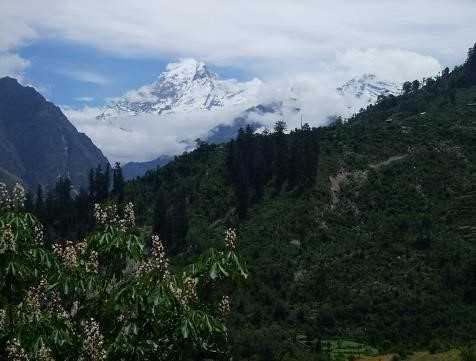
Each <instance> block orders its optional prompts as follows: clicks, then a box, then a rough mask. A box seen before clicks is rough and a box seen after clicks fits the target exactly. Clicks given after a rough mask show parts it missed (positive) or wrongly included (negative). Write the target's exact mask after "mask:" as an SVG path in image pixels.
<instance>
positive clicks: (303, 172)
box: [226, 121, 319, 219]
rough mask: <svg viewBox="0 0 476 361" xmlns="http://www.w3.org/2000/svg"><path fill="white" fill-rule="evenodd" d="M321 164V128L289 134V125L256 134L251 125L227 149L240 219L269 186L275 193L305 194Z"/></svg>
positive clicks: (229, 178) (244, 216) (295, 131)
mask: <svg viewBox="0 0 476 361" xmlns="http://www.w3.org/2000/svg"><path fill="white" fill-rule="evenodd" d="M318 164H319V129H318V128H311V127H310V126H309V125H308V124H304V125H303V126H302V127H301V128H300V129H294V130H293V131H291V132H290V133H289V134H286V123H285V122H283V121H279V122H277V123H276V125H275V127H274V130H273V132H269V131H264V132H263V133H262V134H259V133H256V132H255V131H254V130H253V128H252V127H251V126H250V125H248V126H247V127H246V128H245V129H240V130H239V132H238V137H237V138H236V140H231V141H230V142H229V143H228V144H227V149H226V170H227V178H228V181H229V183H230V184H231V185H232V187H233V191H234V195H235V202H236V208H237V212H238V215H239V218H240V219H245V218H246V217H247V213H248V209H249V207H250V206H251V205H253V204H254V203H256V202H258V201H260V200H261V199H262V198H263V196H264V193H265V189H266V186H270V188H271V189H272V190H273V194H274V195H276V194H279V193H280V192H282V191H286V190H287V191H293V190H295V191H302V190H304V189H307V188H309V187H311V186H312V185H313V184H314V179H315V176H316V174H317V170H318Z"/></svg>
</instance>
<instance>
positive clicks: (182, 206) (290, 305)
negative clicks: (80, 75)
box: [50, 47, 476, 360]
mask: <svg viewBox="0 0 476 361" xmlns="http://www.w3.org/2000/svg"><path fill="white" fill-rule="evenodd" d="M278 120H279V119H277V121H278ZM98 174H100V172H98ZM116 176H117V175H116ZM116 179H117V177H116ZM92 180H93V182H92V184H95V183H94V176H93V177H92ZM119 188H120V195H118V193H117V192H118V191H117V189H118V188H117V187H116V188H115V189H116V193H114V195H113V197H114V198H118V197H119V198H122V197H123V198H124V199H127V200H131V201H133V202H134V203H135V204H136V206H137V208H138V214H139V218H138V219H137V221H138V224H139V225H140V227H141V232H143V233H145V234H150V233H158V234H160V235H161V238H162V239H163V240H164V241H165V242H166V247H167V249H169V250H170V251H171V252H172V254H173V255H174V257H175V260H176V262H179V263H181V262H183V263H185V262H187V261H188V260H189V259H190V258H191V257H193V256H195V255H198V254H200V253H201V252H203V251H205V250H206V249H208V248H209V247H214V246H217V245H219V244H220V242H222V238H223V233H224V231H225V229H227V228H228V227H230V226H233V227H236V229H237V232H238V234H239V235H240V240H241V241H240V252H241V253H242V255H243V256H244V259H245V260H246V262H247V264H248V268H249V272H250V278H249V280H248V281H247V282H246V283H245V285H244V287H243V288H241V289H240V290H239V292H238V294H237V295H236V296H235V298H234V300H233V307H234V310H235V312H234V314H233V315H234V316H233V319H232V322H231V326H232V327H231V329H232V336H233V338H232V340H233V352H234V354H235V356H236V359H241V360H315V359H316V357H317V355H318V354H319V353H320V351H321V347H322V345H323V343H322V341H324V340H329V339H333V338H346V339H352V340H354V341H359V342H362V343H365V344H369V345H371V346H373V347H376V348H378V349H379V350H381V351H397V352H400V353H405V352H408V351H410V350H416V349H428V348H431V349H433V350H438V349H442V350H443V349H449V348H451V347H454V346H460V345H465V344H469V343H471V342H473V341H475V340H474V339H475V335H476V212H475V208H476V47H475V48H472V49H471V50H470V52H469V54H468V59H467V61H466V63H465V64H464V65H463V66H461V67H457V68H455V69H454V70H453V71H451V72H450V71H449V69H445V70H444V71H443V72H442V74H441V75H439V76H437V77H436V78H434V79H427V80H426V81H425V82H424V83H423V84H420V82H419V81H414V82H412V83H405V85H404V92H403V94H402V95H401V96H397V97H395V96H388V97H382V98H381V99H379V101H378V103H377V104H376V105H373V106H369V108H367V109H366V110H364V111H362V112H361V113H359V114H358V115H356V116H354V117H353V118H352V119H350V120H349V121H346V122H342V121H340V120H338V121H336V122H335V123H333V124H331V125H329V126H328V127H323V128H319V129H316V128H311V127H309V126H307V125H304V126H303V127H302V128H301V129H294V130H291V131H290V132H288V131H286V129H285V124H284V123H283V122H277V124H276V128H275V129H274V130H273V131H271V132H269V133H265V134H255V133H253V132H252V131H250V129H245V130H242V131H241V132H240V134H239V136H238V138H237V140H236V141H233V142H231V143H228V144H223V145H210V144H207V143H199V144H198V145H197V149H196V150H195V151H193V152H191V153H187V154H184V155H182V156H180V157H177V158H176V159H175V161H173V162H171V163H170V164H168V165H167V166H165V167H163V168H161V169H158V170H156V171H151V172H149V173H148V174H147V175H146V176H144V177H142V178H139V179H137V180H134V181H131V182H128V183H126V184H125V188H124V190H123V188H122V187H119ZM106 193H107V190H106ZM93 194H94V192H90V193H89V197H92V198H94V197H95V196H94V195H93ZM92 198H90V199H92ZM86 199H87V197H86ZM58 227H59V226H58V225H57V224H56V225H54V224H50V231H51V229H53V230H54V232H59V234H61V231H58ZM51 232H52V231H51ZM65 236H66V234H65Z"/></svg>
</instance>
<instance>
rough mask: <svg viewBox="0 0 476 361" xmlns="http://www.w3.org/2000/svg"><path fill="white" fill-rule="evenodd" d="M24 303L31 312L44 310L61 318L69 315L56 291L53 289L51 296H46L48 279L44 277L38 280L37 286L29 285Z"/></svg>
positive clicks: (35, 312)
mask: <svg viewBox="0 0 476 361" xmlns="http://www.w3.org/2000/svg"><path fill="white" fill-rule="evenodd" d="M25 304H26V305H27V306H28V307H29V309H30V311H31V313H33V314H38V313H39V312H40V311H42V310H46V311H47V312H50V313H52V314H54V315H56V316H57V317H60V318H63V319H67V318H69V316H70V315H69V313H68V312H66V310H65V309H64V307H63V305H62V302H61V298H60V295H59V294H58V292H56V291H54V292H53V294H52V295H51V298H48V281H47V280H46V279H45V278H42V279H41V280H40V283H39V284H38V286H36V287H31V288H30V289H29V290H28V291H27V293H26V297H25Z"/></svg>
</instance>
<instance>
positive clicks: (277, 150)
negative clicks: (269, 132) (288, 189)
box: [273, 121, 288, 193]
mask: <svg viewBox="0 0 476 361" xmlns="http://www.w3.org/2000/svg"><path fill="white" fill-rule="evenodd" d="M285 130H286V123H285V122H283V121H280V122H277V123H276V125H275V127H274V133H273V139H274V174H275V177H276V178H275V191H276V192H278V193H279V192H280V190H281V188H282V186H283V184H284V182H285V181H286V177H287V172H288V171H287V165H288V162H287V155H288V149H287V143H286V135H285V134H284V131H285Z"/></svg>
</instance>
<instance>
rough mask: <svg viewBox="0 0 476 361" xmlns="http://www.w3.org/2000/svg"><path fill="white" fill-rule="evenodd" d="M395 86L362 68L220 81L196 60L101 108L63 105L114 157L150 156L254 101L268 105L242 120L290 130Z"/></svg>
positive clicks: (186, 144) (202, 133)
mask: <svg viewBox="0 0 476 361" xmlns="http://www.w3.org/2000/svg"><path fill="white" fill-rule="evenodd" d="M399 92H400V86H399V85H397V84H395V83H392V82H388V81H384V80H380V79H378V78H377V77H376V76H375V75H372V74H366V75H364V76H362V77H360V78H356V79H352V80H350V81H347V82H345V83H344V84H343V85H342V86H340V87H338V88H337V89H336V86H335V84H333V83H331V82H325V81H323V80H322V79H315V78H313V77H311V76H308V75H303V76H301V77H295V78H294V79H292V80H289V79H286V80H283V81H273V82H263V81H261V80H259V79H253V80H250V81H246V82H240V81H237V80H235V79H221V78H220V77H219V76H218V75H217V74H214V73H212V72H210V71H209V70H208V69H207V67H206V65H205V64H204V63H202V62H199V61H196V60H194V59H184V60H182V61H181V62H179V63H173V64H169V65H168V66H167V69H166V71H165V72H163V73H162V74H160V76H159V77H158V79H157V81H155V82H153V83H151V84H148V85H144V86H142V87H140V88H139V89H135V90H131V91H129V92H127V93H126V94H124V96H122V97H120V98H117V99H113V100H112V101H110V102H109V103H108V105H106V106H105V107H103V108H93V107H87V106H86V107H84V108H83V109H79V110H78V109H70V108H65V109H64V112H65V113H66V115H67V116H68V117H69V118H70V120H71V121H72V122H73V124H74V125H75V126H76V127H77V128H78V129H79V130H80V131H82V132H84V133H86V134H87V135H89V136H90V137H91V138H92V139H93V141H94V142H95V144H96V145H98V146H99V147H100V148H101V149H102V151H103V152H104V153H105V155H106V156H107V157H108V158H109V159H110V160H111V161H120V162H122V163H127V162H129V161H149V160H151V159H155V158H157V157H158V156H159V155H176V154H180V153H182V152H183V151H185V150H190V149H192V148H193V146H194V142H195V140H196V139H197V138H201V139H206V138H207V137H208V135H209V132H210V130H212V129H213V128H215V127H217V126H219V125H231V124H232V123H233V122H234V120H235V119H236V118H238V117H240V116H243V114H244V112H245V111H246V110H247V109H249V108H252V107H255V106H258V105H265V106H266V105H269V104H273V111H264V112H247V113H246V116H247V118H246V119H247V120H249V121H250V122H255V123H257V124H260V125H262V127H263V128H264V127H268V128H269V127H272V126H273V124H274V123H275V122H276V121H278V120H284V121H286V122H287V124H288V127H289V128H294V127H297V126H299V125H300V123H301V120H303V121H305V122H308V123H309V124H311V125H313V126H321V125H325V124H327V123H328V122H329V117H330V116H335V115H338V116H343V117H349V116H351V115H352V114H353V113H355V112H357V111H358V110H359V109H360V108H361V107H364V108H365V107H366V106H367V105H368V104H370V103H373V102H375V101H376V100H377V97H378V96H379V95H380V94H386V95H388V94H397V93H399Z"/></svg>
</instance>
